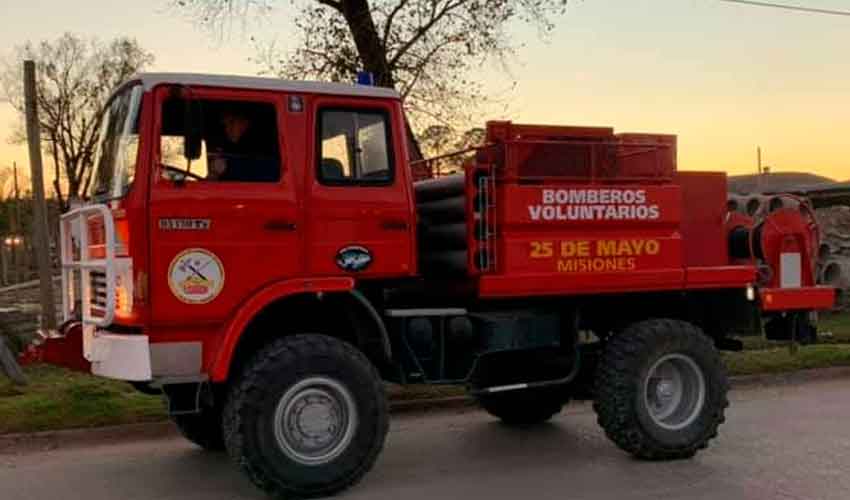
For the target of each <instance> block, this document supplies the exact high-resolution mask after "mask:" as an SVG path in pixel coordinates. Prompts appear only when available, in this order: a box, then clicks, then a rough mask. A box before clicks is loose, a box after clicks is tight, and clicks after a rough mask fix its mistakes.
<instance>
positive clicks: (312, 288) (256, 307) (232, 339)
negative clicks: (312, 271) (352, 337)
mask: <svg viewBox="0 0 850 500" xmlns="http://www.w3.org/2000/svg"><path fill="white" fill-rule="evenodd" d="M352 290H354V280H353V279H352V278H316V279H309V278H305V279H291V280H284V281H278V282H276V283H272V284H271V285H268V286H267V287H265V288H263V289H262V290H260V291H259V292H258V293H255V294H254V295H253V296H252V297H251V298H250V299H248V301H247V302H245V303H244V304H243V305H242V306H241V307H240V308H239V310H238V311H237V312H236V315H234V316H233V318H232V319H231V320H230V321H228V322H227V323H226V324H225V325H224V328H223V329H222V331H221V333H220V336H221V337H220V338H221V344H220V346H219V348H218V353H217V354H216V357H215V361H214V362H213V364H212V366H211V367H210V369H209V374H210V380H212V381H213V382H224V381H225V380H227V376H228V372H229V371H230V361H231V359H232V358H233V353H234V351H235V350H236V345H237V344H238V343H239V338H240V337H241V336H242V332H243V331H245V327H247V326H248V323H250V321H251V320H252V319H253V318H254V316H256V314H257V313H259V312H260V311H262V310H263V308H265V307H266V306H267V305H269V304H271V303H272V302H274V301H276V300H280V299H282V298H284V297H289V296H292V295H296V294H301V293H319V292H350V291H352Z"/></svg>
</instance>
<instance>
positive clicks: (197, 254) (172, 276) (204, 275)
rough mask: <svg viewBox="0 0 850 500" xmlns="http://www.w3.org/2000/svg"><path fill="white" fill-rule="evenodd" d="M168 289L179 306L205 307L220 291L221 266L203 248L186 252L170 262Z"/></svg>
mask: <svg viewBox="0 0 850 500" xmlns="http://www.w3.org/2000/svg"><path fill="white" fill-rule="evenodd" d="M168 286H169V288H171V293H173V294H174V296H175V297H177V299H179V300H180V301H181V302H185V303H187V304H206V303H207V302H210V301H212V300H213V299H215V298H216V297H217V296H218V294H219V293H220V292H221V289H222V288H223V287H224V266H223V265H222V264H221V260H219V258H218V257H216V255H215V254H214V253H212V252H210V251H208V250H205V249H203V248H189V249H187V250H184V251H182V252H180V253H179V254H177V256H176V257H174V260H172V261H171V265H170V266H169V268H168Z"/></svg>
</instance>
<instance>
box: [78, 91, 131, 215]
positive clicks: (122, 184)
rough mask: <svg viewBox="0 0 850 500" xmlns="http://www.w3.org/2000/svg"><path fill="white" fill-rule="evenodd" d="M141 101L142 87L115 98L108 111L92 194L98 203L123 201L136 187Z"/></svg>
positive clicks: (91, 189)
mask: <svg viewBox="0 0 850 500" xmlns="http://www.w3.org/2000/svg"><path fill="white" fill-rule="evenodd" d="M141 99H142V86H141V85H135V86H133V87H128V88H127V89H125V90H123V91H122V92H121V93H120V94H117V95H116V96H115V97H113V98H112V100H111V101H110V102H109V107H108V108H106V110H105V111H104V116H103V121H102V122H101V124H100V139H99V140H98V148H97V152H96V157H95V162H94V173H93V175H94V178H93V180H92V183H91V188H90V191H89V195H90V196H89V197H90V199H92V200H94V201H105V200H108V199H115V198H121V197H123V196H124V195H125V194H127V191H128V190H129V189H130V186H131V185H132V184H133V177H134V175H135V173H136V157H137V153H138V151H139V104H140V102H141Z"/></svg>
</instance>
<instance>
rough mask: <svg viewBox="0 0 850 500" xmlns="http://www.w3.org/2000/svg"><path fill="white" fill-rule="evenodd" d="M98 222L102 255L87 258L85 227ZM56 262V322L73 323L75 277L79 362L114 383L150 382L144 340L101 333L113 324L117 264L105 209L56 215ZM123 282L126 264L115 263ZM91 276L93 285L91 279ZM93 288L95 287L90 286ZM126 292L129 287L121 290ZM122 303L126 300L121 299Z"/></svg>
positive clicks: (95, 207)
mask: <svg viewBox="0 0 850 500" xmlns="http://www.w3.org/2000/svg"><path fill="white" fill-rule="evenodd" d="M92 218H99V219H102V221H103V233H104V234H103V237H104V238H103V253H102V256H99V257H98V258H91V256H90V254H91V251H90V250H91V249H90V247H89V221H90V220H91V219H92ZM59 235H60V256H61V262H62V317H63V320H64V321H69V320H71V319H74V314H75V302H77V300H76V299H77V295H76V293H75V290H76V286H75V274H77V273H78V274H79V283H80V285H79V287H80V297H79V299H80V300H79V304H80V313H81V318H80V319H81V320H82V326H83V356H84V357H85V358H86V359H87V360H88V361H90V362H91V364H92V373H93V374H95V375H100V376H103V377H108V378H114V379H119V380H131V381H148V380H150V379H151V377H152V375H151V360H150V344H149V339H148V337H147V335H133V334H130V335H126V334H116V333H111V332H109V331H107V330H105V329H106V328H107V327H109V326H110V325H112V322H113V320H114V319H115V309H116V306H117V303H116V302H117V301H116V286H117V277H118V267H119V261H118V258H117V255H116V252H117V250H116V237H115V221H114V219H113V217H112V211H111V210H110V209H109V207H107V206H106V205H103V204H99V205H86V206H83V207H80V208H76V209H74V210H71V211H69V212H68V213H66V214H64V215H62V218H61V221H60V225H59ZM121 261H122V262H121V264H123V265H122V266H121V269H122V270H124V271H128V272H126V273H125V274H124V278H125V279H129V280H131V281H132V270H131V268H130V267H129V261H130V259H129V258H122V259H121ZM93 275H96V277H97V279H96V280H94V279H93ZM95 284H96V285H97V286H95ZM127 288H128V289H132V287H131V286H128V287H127ZM122 300H131V298H130V297H126V298H124V299H122Z"/></svg>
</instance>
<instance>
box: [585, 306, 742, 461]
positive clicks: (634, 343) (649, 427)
mask: <svg viewBox="0 0 850 500" xmlns="http://www.w3.org/2000/svg"><path fill="white" fill-rule="evenodd" d="M727 391H728V380H727V378H726V371H725V368H724V367H723V362H722V360H721V359H720V356H719V354H718V353H717V350H716V349H715V348H714V345H713V343H712V341H711V339H709V338H708V337H707V336H706V335H704V334H703V333H702V331H701V330H700V329H699V328H697V327H696V326H694V325H692V324H690V323H686V322H683V321H675V320H649V321H643V322H640V323H636V324H634V325H631V326H629V327H628V328H626V330H625V331H623V332H622V333H620V334H618V335H615V336H614V337H613V338H612V339H611V340H609V341H608V345H607V346H606V348H605V354H604V356H603V359H602V360H601V362H600V365H599V368H598V371H597V376H596V400H595V402H594V405H593V408H594V410H595V411H596V414H597V416H598V421H599V425H601V426H602V428H603V429H604V430H605V433H606V434H607V435H608V437H609V438H610V439H611V440H612V441H614V443H616V444H617V446H619V447H620V448H622V449H623V450H625V451H627V452H629V453H631V454H632V455H634V456H636V457H638V458H643V459H650V460H671V459H679V458H690V457H692V456H693V455H694V454H696V452H697V451H699V450H700V449H702V448H705V447H706V446H707V445H708V442H709V441H710V440H711V439H713V438H715V437H716V436H717V428H718V426H719V425H720V424H721V423H723V421H724V414H723V413H724V410H725V409H726V407H727V406H729V402H728V400H727V397H726V396H727Z"/></svg>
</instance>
